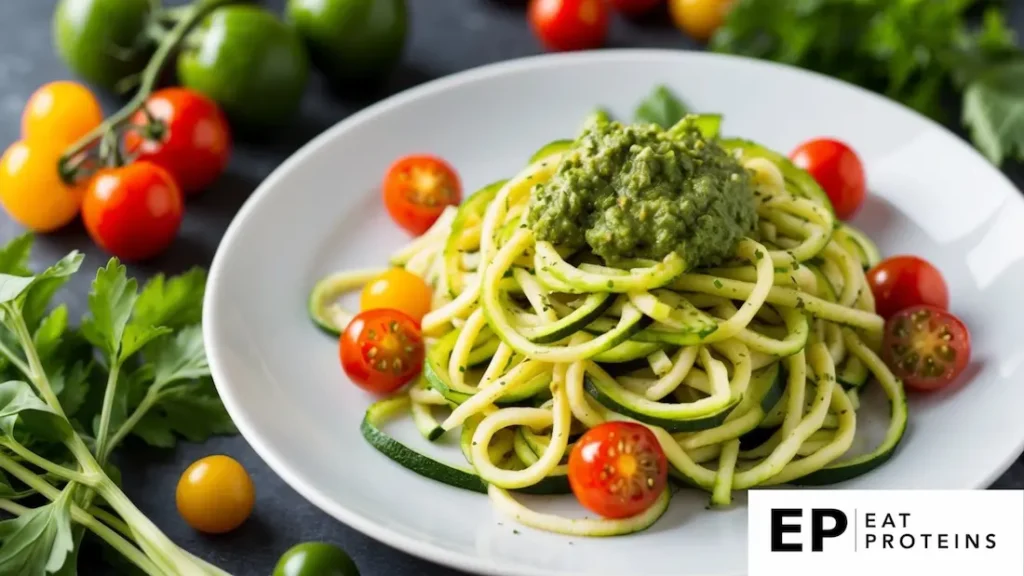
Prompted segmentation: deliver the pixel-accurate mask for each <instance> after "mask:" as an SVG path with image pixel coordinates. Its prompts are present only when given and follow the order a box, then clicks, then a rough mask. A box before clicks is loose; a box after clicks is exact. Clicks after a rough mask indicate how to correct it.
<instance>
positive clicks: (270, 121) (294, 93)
mask: <svg viewBox="0 0 1024 576" xmlns="http://www.w3.org/2000/svg"><path fill="white" fill-rule="evenodd" d="M185 47H186V48H185V50H183V51H182V53H181V54H179V56H178V78H179V80H180V81H181V84H182V85H183V86H185V87H187V88H191V89H193V90H196V91H197V92H201V93H203V94H205V95H206V96H208V97H209V98H211V99H213V100H214V101H216V102H217V103H218V104H220V106H221V108H223V110H224V112H225V113H226V114H227V115H228V117H229V118H230V119H231V120H232V121H233V122H235V123H237V124H239V125H241V126H242V127H243V128H249V129H256V130H259V129H264V128H274V127H278V126H281V125H282V124H284V123H286V122H287V121H288V120H289V119H290V118H291V117H292V116H293V115H294V114H295V113H296V111H297V110H298V108H299V103H300V102H301V101H302V95H303V93H304V92H305V90H306V82H307V80H308V79H309V57H308V56H307V54H306V49H305V48H304V47H303V45H302V40H301V39H299V36H298V34H297V33H296V32H295V31H294V30H292V29H291V28H290V27H289V26H287V25H285V24H284V23H283V22H281V21H280V20H278V19H277V18H276V17H275V16H274V15H273V14H271V13H270V12H267V11H266V10H264V9H263V8H259V7H257V6H250V5H237V6H226V7H223V8H218V9H217V10H214V11H213V12H212V13H211V14H210V15H208V16H207V17H206V18H205V19H204V20H203V21H202V22H201V23H200V25H199V26H197V27H196V28H195V29H194V30H193V31H192V32H191V33H190V34H189V36H188V38H186V40H185Z"/></svg>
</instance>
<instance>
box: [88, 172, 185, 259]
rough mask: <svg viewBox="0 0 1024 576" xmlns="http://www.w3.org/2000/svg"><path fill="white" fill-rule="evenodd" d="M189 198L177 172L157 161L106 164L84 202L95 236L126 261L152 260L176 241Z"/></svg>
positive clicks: (94, 237)
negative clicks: (176, 178) (169, 169)
mask: <svg viewBox="0 0 1024 576" xmlns="http://www.w3.org/2000/svg"><path fill="white" fill-rule="evenodd" d="M184 203H185V202H184V198H183V197H182V194H181V189H180V188H178V184H177V183H176V182H175V181H174V178H172V177H171V175H170V174H169V173H168V172H167V171H166V170H164V169H163V168H161V167H159V166H157V165H156V164H153V163H151V162H133V163H132V164H128V165H127V166H123V167H121V168H108V169H105V170H101V171H100V172H98V173H97V174H96V176H95V177H94V178H93V181H92V185H91V186H89V191H88V193H86V195H85V200H84V201H83V202H82V221H83V222H84V223H85V229H86V231H88V232H89V236H90V237H91V238H92V240H93V242H95V243H96V244H97V245H99V247H100V248H103V249H104V250H106V251H107V252H109V253H110V254H113V255H114V256H117V257H118V258H120V259H122V260H125V261H140V260H147V259H149V258H152V257H154V256H156V255H157V254H159V253H161V252H163V251H164V250H165V249H167V247H168V246H170V244H171V242H173V241H174V237H175V236H176V235H177V233H178V227H179V226H180V225H181V218H182V212H183V210H184Z"/></svg>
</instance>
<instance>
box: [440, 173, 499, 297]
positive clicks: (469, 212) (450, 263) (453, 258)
mask: <svg viewBox="0 0 1024 576" xmlns="http://www.w3.org/2000/svg"><path fill="white" fill-rule="evenodd" d="M506 182H508V180H498V181H497V182H492V183H490V184H488V185H487V186H484V187H483V188H481V189H480V190H477V191H476V192H475V193H473V194H472V195H471V196H469V198H467V199H466V201H465V202H463V203H462V205H461V206H459V210H458V211H457V212H456V213H455V218H454V219H453V220H452V229H451V232H449V233H448V239H447V240H446V241H445V245H444V262H445V268H446V269H447V270H448V272H447V273H448V286H449V287H453V286H454V287H455V288H461V286H456V285H455V284H458V283H457V282H455V279H454V276H455V274H456V273H457V271H458V270H459V268H460V263H461V254H460V252H459V246H458V244H459V236H460V235H461V234H462V231H463V229H464V228H465V227H466V222H467V221H468V220H469V218H470V217H473V216H477V217H478V218H481V219H482V218H483V214H484V212H485V211H486V210H487V205H488V204H490V203H491V201H492V200H494V197H495V196H497V195H498V191H500V190H501V187H502V186H504V185H505V183H506Z"/></svg>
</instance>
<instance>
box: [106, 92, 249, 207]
mask: <svg viewBox="0 0 1024 576" xmlns="http://www.w3.org/2000/svg"><path fill="white" fill-rule="evenodd" d="M146 109H148V110H149V113H150V114H151V115H152V116H153V118H154V119H156V120H158V121H159V122H158V125H157V126H149V122H148V120H147V117H146V113H145V112H144V111H142V110H140V111H139V112H137V113H136V114H135V116H134V117H133V118H132V124H133V125H134V127H135V129H134V130H129V131H128V132H127V134H125V138H124V143H125V150H127V151H128V152H129V153H130V154H134V155H135V159H136V160H147V161H149V162H152V163H154V164H157V165H158V166H161V167H162V168H164V169H165V170H167V171H168V172H170V173H171V175H172V176H174V179H175V180H176V181H177V182H178V185H179V186H181V190H182V192H184V193H185V194H195V193H196V192H200V191H202V190H205V189H206V188H208V187H209V186H210V185H211V184H213V183H214V181H216V180H217V178H218V177H219V176H220V175H221V173H222V172H224V169H225V168H227V165H228V158H229V156H230V154H231V132H230V128H229V127H228V120H227V118H226V117H225V116H224V113H223V112H221V110H220V108H219V107H218V106H217V104H215V103H214V101H213V100H210V99H209V98H207V97H206V96H203V95H202V94H199V93H198V92H194V91H192V90H188V89H185V88H177V87H175V88H165V89H163V90H160V91H158V92H155V93H154V94H153V95H152V96H150V97H149V99H148V100H147V101H146Z"/></svg>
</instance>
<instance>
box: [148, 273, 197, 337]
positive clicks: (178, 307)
mask: <svg viewBox="0 0 1024 576" xmlns="http://www.w3.org/2000/svg"><path fill="white" fill-rule="evenodd" d="M205 290H206V272H205V271H203V270H202V269H201V268H193V269H192V270H189V271H188V272H186V273H184V274H181V275H179V276H172V277H171V278H165V277H164V275H163V274H159V275H157V276H154V277H153V278H152V279H150V280H149V282H147V283H146V285H145V286H143V287H142V291H141V292H140V293H139V299H138V301H136V302H135V313H134V314H133V317H132V321H133V322H134V323H137V324H140V325H143V326H167V327H170V328H174V329H177V328H181V327H183V326H188V325H190V324H198V323H199V322H201V321H202V319H203V295H204V293H205Z"/></svg>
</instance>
